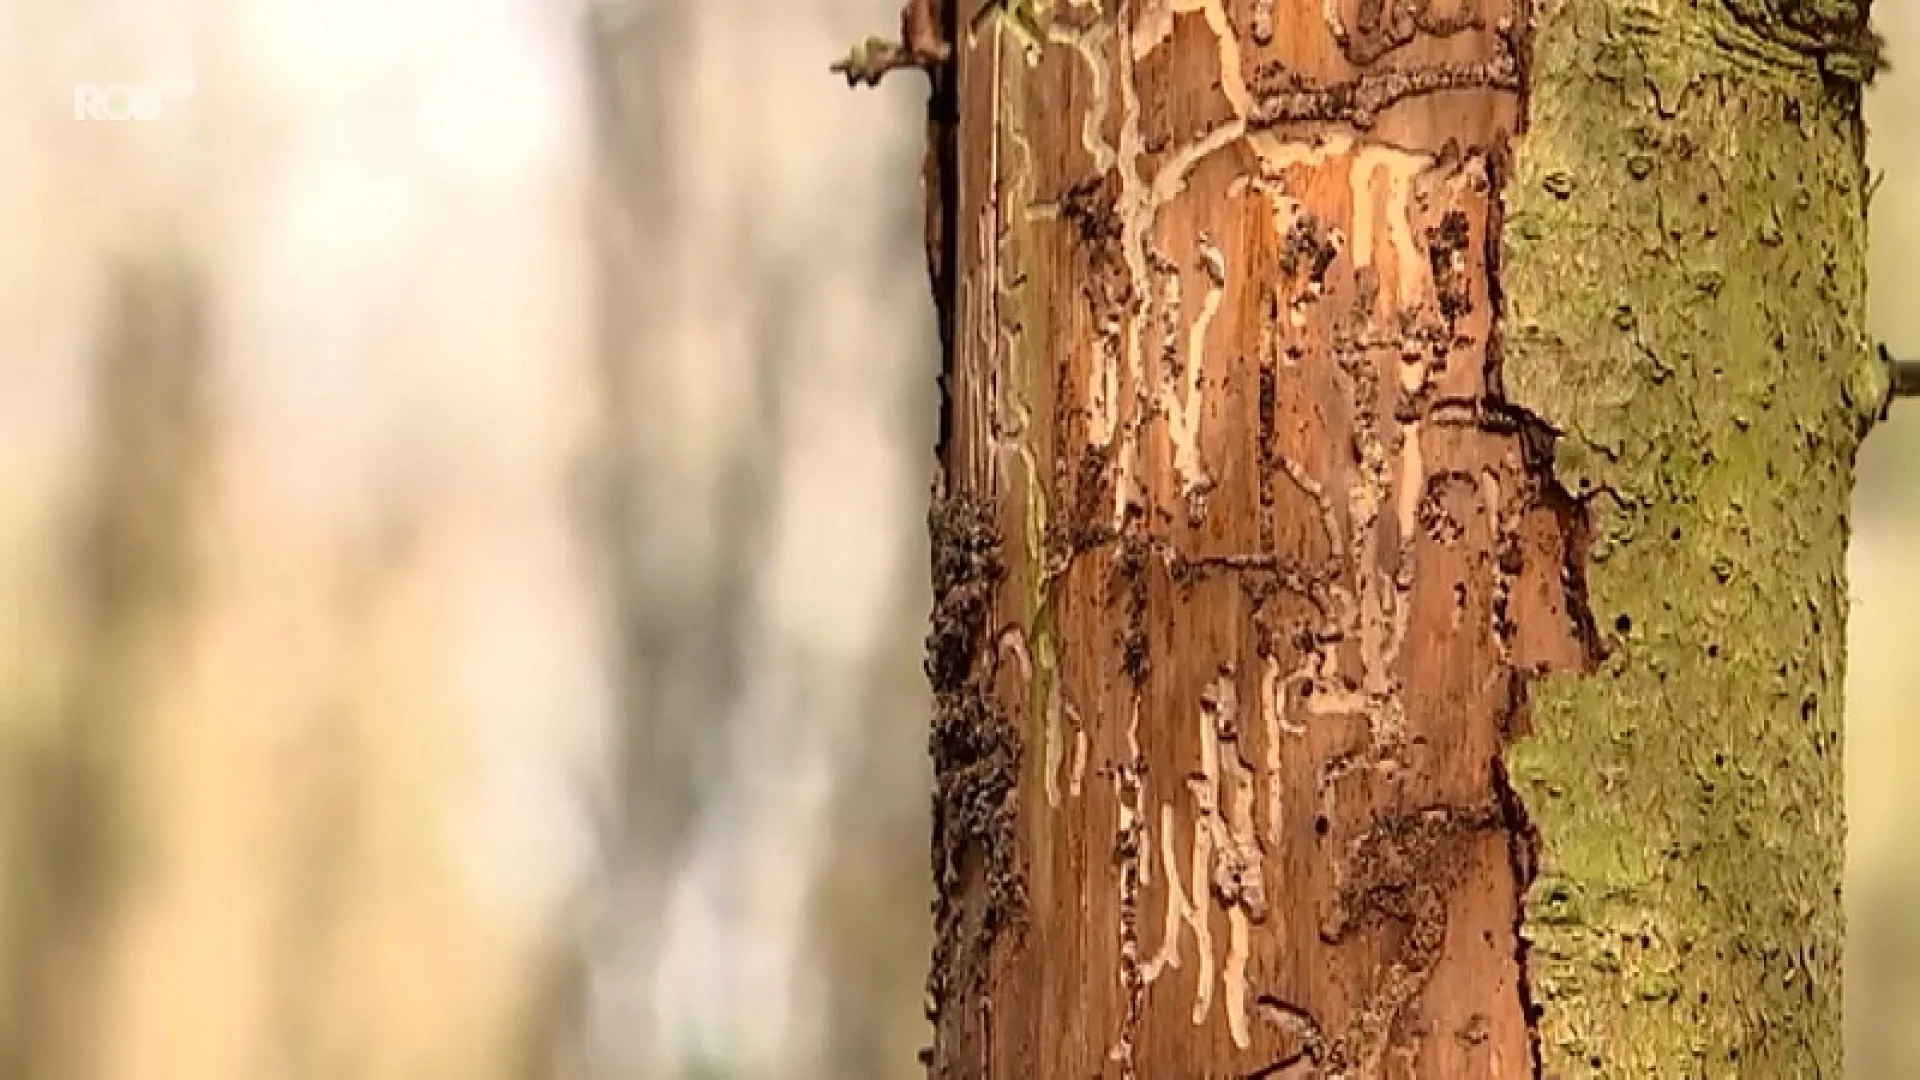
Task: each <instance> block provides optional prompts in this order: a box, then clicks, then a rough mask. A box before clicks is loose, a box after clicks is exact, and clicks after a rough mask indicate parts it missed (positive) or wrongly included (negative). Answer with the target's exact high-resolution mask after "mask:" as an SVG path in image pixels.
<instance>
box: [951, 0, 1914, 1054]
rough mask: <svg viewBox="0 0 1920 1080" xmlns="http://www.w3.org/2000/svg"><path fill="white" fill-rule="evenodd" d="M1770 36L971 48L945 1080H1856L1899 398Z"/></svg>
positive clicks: (1463, 35)
mask: <svg viewBox="0 0 1920 1080" xmlns="http://www.w3.org/2000/svg"><path fill="white" fill-rule="evenodd" d="M1787 6H1788V7H1791V8H1792V9H1793V15H1792V17H1791V19H1788V18H1786V17H1783V16H1778V15H1775V14H1774V13H1773V12H1774V8H1775V6H1774V5H1750V4H1729V5H1697V4H1685V3H1679V2H1675V3H1660V4H1653V5H1645V4H1641V5H1628V4H1625V3H1621V2H1618V0H1541V2H1538V3H1533V4H1531V5H1528V4H1515V3H1510V2H1504V3H1503V2H1499V0H1490V2H1488V3H1482V4H1466V5H1453V4H1446V5H1429V4H1427V3H1414V4H1393V5H1381V4H1375V3H1365V2H1361V3H1349V2H1339V0H1335V2H1332V3H1322V2H1320V0H1275V2H1271V3H1263V2H1256V0H1245V2H1233V0H1119V2H1118V3H1105V4H1102V3H1096V2H1093V0H1086V2H1081V0H1061V2H1058V3H1053V4H1050V5H999V6H998V8H999V9H1000V14H999V15H997V16H996V15H995V14H994V12H993V11H992V10H989V11H988V13H987V17H986V21H985V22H984V23H982V24H980V25H977V26H976V25H974V24H972V23H970V22H969V16H970V15H971V8H970V6H969V7H968V8H967V9H964V10H963V9H961V8H958V7H956V6H954V5H948V7H947V15H946V25H947V27H948V29H949V31H950V32H952V33H954V34H956V35H957V36H956V37H955V41H956V52H957V55H956V59H955V61H954V64H953V66H952V69H951V70H950V71H949V72H948V73H947V74H948V76H949V77H950V78H951V79H952V80H953V81H952V83H951V86H950V89H951V92H952V94H953V97H952V98H951V100H950V104H951V105H952V106H953V108H954V115H956V116H957V123H956V126H955V128H954V130H953V131H952V132H951V133H950V138H951V139H952V143H951V146H952V148H953V151H954V157H953V158H952V159H951V160H950V161H949V163H948V164H949V167H948V169H947V172H946V177H947V182H948V187H947V188H946V190H945V191H944V193H943V194H944V197H945V198H946V199H947V200H949V202H948V207H949V214H948V216H947V218H946V227H945V231H944V257H945V259H947V260H949V262H948V265H951V266H953V267H955V268H956V269H957V273H956V274H955V276H954V279H955V281H956V282H957V285H956V288H955V293H954V295H952V296H951V297H948V298H943V299H950V300H951V322H950V326H949V329H950V331H951V332H950V335H949V345H950V352H949V355H948V357H947V374H948V379H949V385H950V388H951V391H950V394H949V396H948V398H947V412H946V424H945V428H944V432H945V436H944V440H943V448H942V460H943V464H944V490H943V491H942V492H941V494H940V495H939V496H938V497H937V500H936V506H935V510H934V514H933V519H932V535H933V544H934V548H933V552H932V558H933V577H934V588H935V613H934V630H933V636H932V639H931V641H930V643H929V656H928V670H929V673H930V676H931V679H932V683H933V688H934V691H935V698H936V701H935V709H934V760H935V770H936V782H937V789H938V805H937V809H936V819H935V836H934V861H935V867H936V871H937V874H938V884H939V888H940V896H939V900H938V906H937V916H936V920H937V925H936V935H937V941H936V946H935V957H934V970H933V973H932V987H931V989H932V994H931V996H932V1001H933V1005H934V1008H935V1009H936V1014H937V1019H936V1030H937V1034H936V1039H935V1045H934V1050H933V1070H934V1074H935V1075H936V1076H952V1077H977V1076H992V1077H1007V1078H1012V1077H1028V1076H1043V1077H1068V1076H1075V1077H1078V1076H1124V1077H1132V1076H1136V1075H1137V1076H1143V1077H1161V1076H1173V1075H1181V1076H1194V1075H1208V1076H1213V1075H1262V1076H1264V1075H1340V1076H1346V1075H1359V1076H1375V1075H1386V1074H1387V1072H1386V1070H1389V1069H1398V1070H1403V1071H1404V1072H1405V1074H1406V1075H1417V1076H1500V1075H1531V1074H1538V1073H1542V1072H1544V1073H1545V1074H1547V1075H1557V1074H1572V1073H1575V1072H1578V1073H1580V1074H1582V1075H1587V1074H1593V1075H1605V1076H1623V1077H1624V1076H1653V1075H1658V1076H1680V1075H1696V1074H1698V1073H1699V1072H1700V1071H1701V1070H1702V1069H1705V1070H1706V1071H1708V1072H1713V1073H1720V1072H1724V1073H1728V1074H1734V1073H1738V1074H1740V1075H1754V1076H1762V1075H1765V1076H1775V1075H1781V1076H1784V1075H1801V1074H1807V1075H1811V1074H1815V1073H1819V1074H1827V1073H1833V1072H1837V1071H1838V1069H1839V1065H1840V1059H1841V1023H1840V958H1841V956H1840V950H1841V925H1842V918H1841V910H1840V904H1839V895H1840V884H1841V873H1842V853H1843V849H1842V845H1843V806H1842V791H1841V754H1840V722H1841V715H1842V711H1841V702H1840V686H1841V678H1842V656H1843V652H1844V650H1843V646H1842V633H1843V628H1844V626H1845V617H1846V610H1847V596H1846V593H1845V591H1844V567H1843V560H1844V557H1845V553H1846V541H1847V520H1848V509H1849V499H1850V496H1851V491H1852V478H1853V460H1854V455H1855V450H1856V446H1857V443H1858V440H1859V438H1860V436H1861V434H1862V433H1863V431H1864V430H1865V429H1866V428H1867V427H1868V424H1869V420H1870V418H1871V416H1872V415H1873V413H1874V412H1875V411H1876V410H1877V407H1878V405H1879V403H1880V400H1881V395H1882V394H1883V393H1884V390H1885V385H1884V375H1883V373H1881V372H1880V371H1879V370H1878V368H1877V366H1876V365H1875V363H1874V361H1873V354H1872V350H1871V349H1870V348H1869V343H1868V340H1867V338H1866V335H1865V275H1864V271H1865V256H1866V244H1865V241H1866V237H1865V216H1866V188H1867V185H1866V176H1865V169H1864V162H1863V158H1862V153H1863V145H1862V135H1863V132H1862V128H1861V123H1860V93H1859V85H1858V83H1857V81H1849V80H1850V79H1852V80H1857V79H1858V78H1860V77H1861V74H1862V57H1860V56H1857V55H1850V54H1851V53H1853V52H1854V51H1855V50H1857V49H1858V48H1859V46H1860V45H1861V44H1862V40H1863V32H1864V20H1865V17H1866V13H1865V10H1864V4H1844V3H1843V4H1838V5H1826V6H1825V7H1822V8H1820V9H1819V11H1818V13H1817V14H1816V13H1815V12H1814V11H1813V10H1812V9H1811V8H1809V7H1807V6H1805V5H1800V6H1794V5H1787ZM1630 7H1631V10H1629V8H1630ZM1008 8H1013V9H1016V10H1023V11H1026V10H1031V9H1034V8H1038V9H1041V10H1040V12H1039V14H1038V16H1037V19H1036V18H1033V17H1031V16H1029V21H1028V24H1027V25H1025V26H1018V25H1017V24H1015V23H1014V22H1013V21H1012V19H1011V18H1010V17H1009V16H1008V15H1007V14H1006V9H1008ZM976 31H977V32H976ZM942 104H943V102H941V101H939V100H936V115H938V113H939V112H940V111H941V109H940V106H941V105H942ZM936 146H938V143H936ZM1396 1074H1397V1073H1396Z"/></svg>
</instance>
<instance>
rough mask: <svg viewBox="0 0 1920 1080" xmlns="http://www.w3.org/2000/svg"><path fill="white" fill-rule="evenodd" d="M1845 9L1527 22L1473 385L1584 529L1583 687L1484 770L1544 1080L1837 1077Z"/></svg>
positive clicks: (1755, 2) (1849, 200)
mask: <svg viewBox="0 0 1920 1080" xmlns="http://www.w3.org/2000/svg"><path fill="white" fill-rule="evenodd" d="M1864 7H1865V5H1864V4H1862V3H1824V4H1823V3H1811V2H1810V3H1799V4H1795V3H1787V2H1782V0H1726V2H1725V3H1724V4H1722V5H1720V6H1718V7H1716V6H1712V5H1697V4H1696V5H1685V4H1680V3H1666V4H1626V3H1617V2H1612V0H1547V2H1544V3H1541V4H1540V5H1538V10H1537V12H1536V29H1535V37H1534V43H1533V56H1534V63H1533V68H1532V71H1533V82H1532V86H1531V88H1530V95H1529V117H1528V121H1527V127H1526V133H1525V135H1524V137H1523V138H1522V139H1521V140H1520V141H1519V144H1518V152H1517V157H1516V162H1515V171H1514V175H1513V178H1512V181H1511V184H1510V187H1509V189H1508V192H1507V197H1506V205H1507V218H1506V224H1505V257H1504V274H1503V284H1504V287H1505V296H1506V301H1507V312H1506V319H1507V325H1506V349H1505V352H1506V356H1505V362H1504V372H1503V374H1504V382H1505V386H1506V389H1507V393H1508V396H1509V397H1510V399H1511V400H1512V401H1513V402H1514V403H1515V404H1517V405H1519V406H1521V407H1523V408H1525V409H1526V410H1528V411H1530V412H1531V413H1532V414H1533V415H1535V416H1537V417H1539V418H1541V419H1542V420H1543V421H1544V422H1545V423H1546V424H1548V425H1550V427H1551V428H1552V429H1553V430H1554V431H1555V432H1556V433H1557V435H1558V438H1557V441H1556V443H1555V446H1554V454H1553V468H1554V471H1555V475H1556V477H1557V479H1558V481H1559V483H1560V484H1561V485H1562V486H1563V487H1564V488H1565V489H1566V490H1567V491H1569V492H1571V493H1572V495H1573V496H1574V497H1575V498H1577V499H1579V500H1581V502H1582V503H1583V504H1584V506H1585V509H1586V511H1587V513H1588V515H1589V522H1590V526H1591V528H1592V531H1593V536H1592V538H1591V550H1590V551H1589V552H1588V553H1587V559H1586V566H1585V569H1584V575H1585V580H1584V589H1583V592H1584V595H1585V597H1586V602H1587V605H1588V607H1589V609H1590V611H1591V616H1592V618H1593V620H1594V625H1595V630H1596V632H1597V634H1598V635H1599V639H1600V640H1599V641H1598V642H1597V643H1596V644H1598V645H1599V652H1601V653H1602V654H1603V657H1604V658H1603V659H1599V660H1598V661H1597V663H1596V664H1595V670H1593V671H1590V672H1587V673H1583V674H1561V675H1554V676H1549V677H1546V678H1543V679H1541V680H1539V681H1537V682H1536V683H1535V684H1534V685H1533V686H1532V693H1531V698H1532V701H1531V705H1532V708H1531V717H1530V719H1531V727H1532V734H1531V736H1530V737H1528V738H1527V739H1525V740H1523V741H1522V742H1521V743H1520V744H1518V745H1517V746H1515V747H1514V748H1513V749H1512V750H1511V751H1510V752H1509V754H1508V759H1509V763H1510V767H1511V772H1512V776H1513V781H1514V784H1515V786H1516V788H1517V789H1518V791H1519V793H1520V795H1521V797H1522V799H1523V801H1524V803H1525V805H1526V808H1527V811H1528V813H1529V815H1530V817H1531V820H1532V822H1533V823H1534V825H1535V826H1536V828H1537V829H1538V832H1539V836H1540V851H1539V857H1540V867H1539V878H1538V880H1537V881H1536V883H1535V885H1534V887H1533V889H1532V891H1531V895H1530V896H1529V898H1528V904H1527V914H1526V924H1525V930H1526V936H1527V939H1528V941H1529V943H1530V967H1531V979H1532V989H1533V994H1534V997H1535V999H1536V1004H1537V1005H1538V1006H1539V1009H1540V1017H1539V1020H1538V1025H1539V1029H1540V1036H1541V1046H1542V1054H1543V1068H1544V1071H1545V1072H1546V1074H1547V1075H1563V1076H1574V1075H1604V1076H1622V1077H1625V1076H1634V1077H1646V1076H1698V1075H1703V1074H1704V1075H1742V1076H1838V1075H1840V1067H1841V1066H1840V1062H1841V1026H1840V960H1841V930H1842V926H1841V923H1842V913H1841V905H1840V898H1839V891H1840V882H1841V870H1842V862H1843V839H1844V837H1843V830H1844V822H1843V803H1842V791H1841V753H1840V724H1841V716H1842V710H1841V702H1840V688H1841V676H1842V660H1843V645H1842V642H1843V636H1844V632H1845V625H1846V589H1845V582H1844V577H1843V562H1844V556H1845V550H1846V540H1847V519H1846V515H1847V507H1848V502H1849V498H1850V494H1851V489H1852V462H1853V457H1854V451H1855V448H1856V446H1857V444H1858V442H1859V439H1860V438H1861V436H1862V434H1863V433H1864V431H1865V430H1866V427H1867V424H1868V421H1869V419H1870V417H1871V416H1872V414H1873V413H1874V411H1875V410H1876V408H1877V403H1878V401H1879V400H1880V398H1881V395H1883V394H1884V390H1885V388H1884V385H1883V381H1884V376H1883V375H1882V374H1881V373H1880V372H1879V371H1878V369H1877V365H1875V364H1874V363H1873V359H1872V353H1871V350H1870V349H1869V348H1868V342H1867V339H1866V337H1865V333H1864V328H1865V321H1864V299H1865V292H1864V266H1865V171H1864V167H1863V160H1862V130H1861V125H1860V112H1859V94H1858V86H1857V85H1856V84H1853V83H1849V82H1846V81H1844V80H1839V81H1836V80H1835V79H1833V78H1832V77H1831V74H1830V73H1829V72H1826V71H1824V70H1823V69H1822V67H1821V65H1820V64H1819V63H1818V54H1819V52H1820V48H1816V47H1815V46H1814V44H1812V43H1814V42H1816V41H1817V42H1829V43H1831V42H1842V43H1844V41H1845V40H1849V39H1851V37H1854V36H1857V34H1858V33H1859V32H1860V31H1862V30H1863V28H1864V14H1865V12H1864ZM1756 36H1758V37H1760V38H1763V39H1764V40H1765V41H1767V42H1771V43H1772V44H1776V45H1782V44H1784V45H1789V46H1792V47H1791V48H1787V49H1786V50H1785V51H1781V50H1778V49H1775V50H1769V49H1766V48H1755V47H1751V46H1752V45H1753V41H1754V39H1755V37H1756ZM1822 47H1824V46H1822Z"/></svg>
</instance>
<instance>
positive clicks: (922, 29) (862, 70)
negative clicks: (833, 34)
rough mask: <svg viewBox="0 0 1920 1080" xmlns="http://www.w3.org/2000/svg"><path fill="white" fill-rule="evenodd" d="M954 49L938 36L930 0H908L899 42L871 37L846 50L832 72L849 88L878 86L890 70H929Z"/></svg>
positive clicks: (951, 53) (942, 62)
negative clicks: (840, 76) (843, 79)
mask: <svg viewBox="0 0 1920 1080" xmlns="http://www.w3.org/2000/svg"><path fill="white" fill-rule="evenodd" d="M952 55H953V49H952V47H951V46H950V45H948V44H947V42H946V41H945V40H944V39H942V37H941V35H940V24H939V22H938V20H937V19H936V18H935V17H934V13H933V0H907V5H906V7H905V8H903V9H902V10H901V12H900V40H899V41H888V40H887V39H885V38H882V37H870V38H867V39H866V40H865V41H862V42H860V43H859V44H857V45H855V46H854V47H853V48H851V49H849V50H847V55H846V58H845V59H843V60H841V61H840V62H839V63H836V64H834V65H833V68H832V70H833V71H834V72H835V73H836V74H839V75H844V76H846V79H847V85H848V86H878V85H880V80H881V79H882V78H884V77H885V76H886V74H887V72H889V71H894V70H896V69H899V68H921V69H923V70H927V71H931V70H933V69H934V68H937V67H939V66H940V65H942V64H945V63H946V62H947V60H948V58H949V57H951V56H952Z"/></svg>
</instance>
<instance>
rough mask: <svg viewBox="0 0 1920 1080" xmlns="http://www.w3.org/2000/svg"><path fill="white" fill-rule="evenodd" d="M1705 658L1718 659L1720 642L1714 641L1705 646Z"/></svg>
mask: <svg viewBox="0 0 1920 1080" xmlns="http://www.w3.org/2000/svg"><path fill="white" fill-rule="evenodd" d="M1707 658H1708V659H1710V660H1718V659H1720V643H1719V642H1717V641H1716V642H1714V643H1713V644H1711V645H1709V646H1707Z"/></svg>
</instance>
